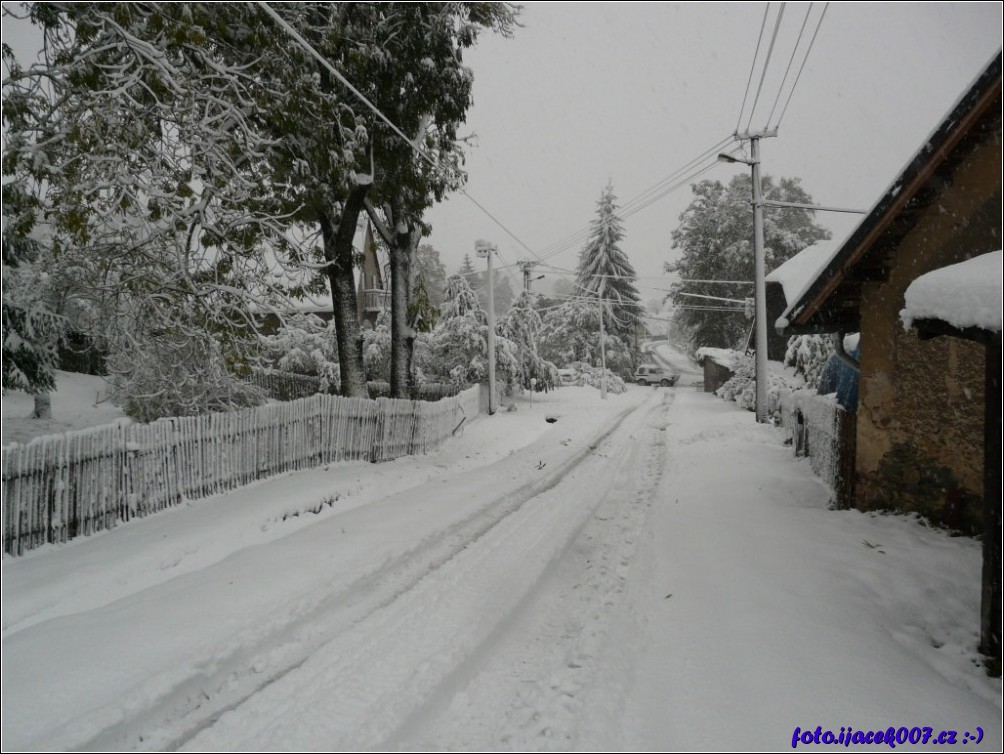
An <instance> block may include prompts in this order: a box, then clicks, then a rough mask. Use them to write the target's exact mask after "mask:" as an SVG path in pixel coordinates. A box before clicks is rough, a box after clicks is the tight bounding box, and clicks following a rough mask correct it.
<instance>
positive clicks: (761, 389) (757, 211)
mask: <svg viewBox="0 0 1004 754" xmlns="http://www.w3.org/2000/svg"><path fill="white" fill-rule="evenodd" d="M750 155H751V159H750V164H751V166H752V168H753V260H754V264H755V270H754V275H753V290H754V292H753V295H754V298H755V299H756V420H757V421H758V422H759V423H760V424H764V423H765V422H766V421H767V270H766V269H765V267H766V264H767V263H766V259H765V257H766V252H765V250H764V247H763V188H762V186H761V185H760V137H759V136H752V137H750Z"/></svg>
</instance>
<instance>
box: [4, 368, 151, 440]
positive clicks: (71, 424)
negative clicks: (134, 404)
mask: <svg viewBox="0 0 1004 754" xmlns="http://www.w3.org/2000/svg"><path fill="white" fill-rule="evenodd" d="M109 387H110V386H109V385H108V382H107V381H106V380H105V379H104V378H103V377H94V376H93V375H89V374H77V373H75V372H56V389H55V390H54V391H53V392H52V393H51V394H50V398H51V399H52V418H51V419H33V418H32V416H31V414H32V412H33V411H34V408H35V399H34V397H33V396H31V395H28V394H27V393H22V392H21V391H19V390H12V391H10V392H9V393H7V394H6V395H4V397H3V444H4V445H8V444H10V443H12V442H21V443H26V442H28V441H29V440H31V439H33V438H35V437H41V436H42V435H53V434H61V433H63V432H69V431H71V430H78V429H88V428H90V427H97V426H100V425H102V424H111V423H112V422H116V421H119V420H122V421H127V422H128V421H132V420H131V419H129V418H128V417H126V414H125V411H123V410H122V409H121V408H119V407H118V406H116V405H114V404H113V403H112V402H111V401H110V400H109V399H108V394H109Z"/></svg>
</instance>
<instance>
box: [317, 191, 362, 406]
mask: <svg viewBox="0 0 1004 754" xmlns="http://www.w3.org/2000/svg"><path fill="white" fill-rule="evenodd" d="M366 188H367V187H359V188H357V189H355V190H354V191H352V193H350V194H349V196H348V198H346V200H345V203H344V206H343V208H342V213H341V216H340V217H339V218H338V222H337V223H335V222H333V221H332V219H331V217H330V216H329V215H328V214H327V212H325V211H321V212H319V213H318V220H319V222H320V225H321V236H322V238H323V240H324V258H325V261H327V262H328V266H327V273H328V282H329V284H330V285H331V305H332V310H333V312H334V315H335V337H336V339H337V345H338V369H339V374H340V375H341V381H342V385H341V390H340V393H341V394H342V395H344V396H348V397H351V398H365V397H366V396H367V392H366V371H365V369H364V368H363V344H362V332H361V330H360V328H359V312H358V309H357V305H356V284H355V277H354V275H353V254H352V241H353V239H354V238H355V233H356V224H357V223H358V221H359V214H360V213H361V212H362V210H363V200H364V199H365V198H366Z"/></svg>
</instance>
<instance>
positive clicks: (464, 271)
mask: <svg viewBox="0 0 1004 754" xmlns="http://www.w3.org/2000/svg"><path fill="white" fill-rule="evenodd" d="M457 274H458V275H460V276H461V277H463V278H464V279H465V280H467V282H468V283H470V284H471V285H472V286H473V285H474V276H475V275H477V270H475V269H474V263H473V262H472V261H471V255H470V254H464V261H463V262H462V263H461V264H460V270H459V271H458V272H457Z"/></svg>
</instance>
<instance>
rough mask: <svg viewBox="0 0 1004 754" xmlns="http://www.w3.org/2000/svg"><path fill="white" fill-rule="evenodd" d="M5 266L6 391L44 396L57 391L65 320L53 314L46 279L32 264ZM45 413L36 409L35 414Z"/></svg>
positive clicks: (4, 388) (4, 374)
mask: <svg viewBox="0 0 1004 754" xmlns="http://www.w3.org/2000/svg"><path fill="white" fill-rule="evenodd" d="M4 257H5V259H4V265H3V390H4V392H6V391H7V390H21V391H24V392H26V393H31V394H33V395H36V396H37V395H44V394H46V393H48V392H49V391H51V390H53V389H55V386H56V385H55V377H54V373H55V370H56V368H57V366H58V363H59V343H60V341H61V339H62V337H63V333H64V332H65V330H66V318H65V317H63V316H61V315H59V314H58V313H56V312H55V311H53V309H52V306H51V298H50V296H49V295H47V291H46V287H47V286H46V282H47V281H46V276H45V274H44V273H41V274H39V273H38V272H37V271H36V270H35V269H34V268H33V265H32V264H31V263H30V262H22V263H21V264H19V265H16V266H15V265H8V264H7V259H6V258H7V255H6V254H4ZM39 410H42V409H41V408H40V407H36V413H37V412H38V411H39Z"/></svg>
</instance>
